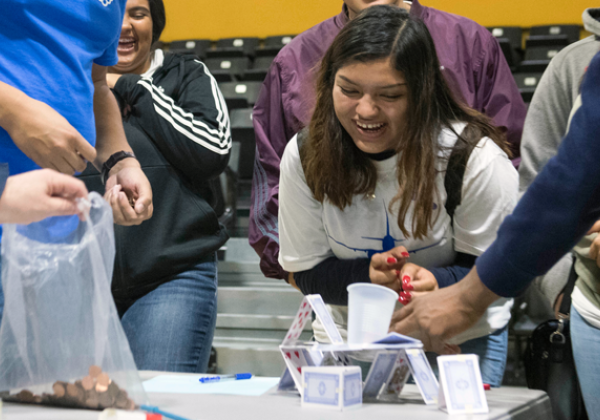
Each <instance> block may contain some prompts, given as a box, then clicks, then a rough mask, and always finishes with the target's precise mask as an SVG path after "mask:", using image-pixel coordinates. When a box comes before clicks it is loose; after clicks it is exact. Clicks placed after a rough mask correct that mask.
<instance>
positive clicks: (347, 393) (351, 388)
mask: <svg viewBox="0 0 600 420" xmlns="http://www.w3.org/2000/svg"><path fill="white" fill-rule="evenodd" d="M355 404H362V377H361V375H360V371H359V372H356V373H353V374H350V375H346V376H345V377H344V406H346V407H348V406H350V405H355Z"/></svg>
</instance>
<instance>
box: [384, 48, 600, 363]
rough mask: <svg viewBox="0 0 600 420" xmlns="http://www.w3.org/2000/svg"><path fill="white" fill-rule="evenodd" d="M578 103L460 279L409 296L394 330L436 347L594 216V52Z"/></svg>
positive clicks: (598, 213)
mask: <svg viewBox="0 0 600 420" xmlns="http://www.w3.org/2000/svg"><path fill="white" fill-rule="evenodd" d="M581 101H582V103H581V106H580V108H579V109H578V110H577V111H576V112H575V114H574V115H573V119H572V120H571V125H570V128H569V132H568V133H567V135H566V137H565V139H564V140H563V142H562V144H561V146H560V148H559V150H558V154H557V155H556V156H555V157H554V158H552V159H551V160H550V161H549V162H548V164H547V165H546V166H545V167H544V169H543V171H542V172H541V173H540V174H539V175H538V176H537V177H536V179H535V181H534V182H533V184H531V186H530V187H529V189H528V190H527V192H526V193H525V195H523V197H522V199H521V201H520V202H519V204H518V205H517V207H516V208H515V210H514V212H513V214H512V215H510V216H508V217H507V218H506V219H505V221H504V223H503V224H502V226H501V227H500V230H499V231H498V236H497V239H496V241H495V242H494V243H493V244H492V245H491V246H490V247H489V248H488V249H487V251H486V252H485V253H484V254H482V255H481V256H480V257H479V258H478V259H477V261H476V265H475V267H473V269H472V270H471V271H470V272H469V274H468V275H467V276H466V277H465V278H464V279H463V280H462V281H460V282H458V283H456V284H454V285H452V286H450V287H446V288H444V289H440V290H438V291H435V292H432V293H429V294H427V295H424V296H422V297H419V298H418V299H414V300H413V301H412V302H411V303H410V304H408V305H407V306H405V307H404V308H402V309H401V310H399V311H398V312H396V313H395V314H394V317H393V319H392V324H391V329H392V330H393V331H397V332H399V333H402V334H412V333H419V334H420V337H421V339H422V340H423V344H424V345H425V347H426V348H427V349H431V350H433V351H439V352H443V351H444V343H445V341H446V340H448V339H449V338H450V337H453V336H455V335H456V334H458V333H460V332H462V331H465V330H466V329H467V328H469V327H470V326H472V325H473V324H475V322H476V321H477V320H478V319H479V318H480V317H481V316H482V314H483V313H484V312H485V310H486V308H487V307H488V306H489V305H490V304H491V303H492V302H494V301H496V300H497V299H498V298H500V297H508V296H517V295H518V294H519V293H521V292H522V291H523V290H525V288H526V287H527V286H528V285H529V284H530V282H531V281H532V280H533V278H534V277H536V276H539V275H542V274H544V273H546V272H547V271H548V270H549V269H550V268H551V267H552V266H553V265H554V263H555V262H556V261H558V259H559V258H560V257H561V256H562V255H564V254H566V253H567V252H569V251H570V250H571V249H572V248H573V246H574V245H575V244H576V243H577V242H578V241H579V239H581V237H582V236H583V235H584V234H585V233H586V232H588V231H589V230H590V228H591V227H592V225H593V224H594V223H595V222H596V221H597V220H599V219H600V164H598V157H599V156H600V142H599V141H598V133H599V132H600V53H598V54H596V56H595V57H594V58H593V60H592V62H591V63H590V65H589V67H588V70H587V73H586V75H585V79H584V81H583V84H582V87H581ZM596 228H597V226H596Z"/></svg>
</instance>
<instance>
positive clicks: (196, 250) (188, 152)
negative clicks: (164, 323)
mask: <svg viewBox="0 0 600 420" xmlns="http://www.w3.org/2000/svg"><path fill="white" fill-rule="evenodd" d="M161 62H162V64H161ZM113 92H114V94H115V96H116V97H117V100H118V102H119V105H120V108H121V111H122V113H123V115H124V117H123V126H124V128H125V134H126V136H127V141H128V142H129V144H130V146H131V148H132V149H133V151H134V153H135V155H136V157H137V159H138V160H139V162H140V164H141V166H142V170H143V171H144V173H145V174H146V176H147V177H148V180H149V181H150V184H151V186H152V193H153V204H154V213H153V216H152V218H151V219H150V220H148V221H145V222H144V223H142V224H141V225H139V226H115V240H116V246H117V253H116V257H115V267H114V275H113V281H112V291H113V296H114V297H115V299H136V298H138V297H140V296H143V295H144V294H146V293H148V292H149V291H151V290H153V289H154V288H156V287H158V286H159V285H160V284H162V283H166V282H168V281H169V280H170V279H171V278H172V277H173V276H174V275H176V274H179V273H181V272H183V271H186V270H189V269H191V268H193V267H194V266H195V265H197V264H198V263H200V262H203V261H204V260H213V261H214V259H215V255H214V253H215V251H216V250H217V249H219V248H220V247H221V245H223V244H224V243H225V242H226V241H227V239H228V235H227V232H226V230H225V228H224V227H223V226H221V225H220V224H219V221H218V211H216V210H218V209H219V208H220V207H222V203H220V202H219V199H218V198H219V197H218V195H217V194H215V189H216V183H218V182H219V178H218V176H219V174H220V173H221V172H223V170H224V169H225V167H226V166H227V163H228V160H229V151H230V149H231V133H230V127H229V116H228V113H227V107H226V106H225V101H224V100H223V98H222V95H221V92H220V91H219V88H218V86H217V83H216V81H215V79H214V78H213V77H212V75H211V74H210V72H209V71H208V69H207V68H206V66H205V65H204V64H203V63H202V62H200V61H198V60H197V59H195V58H194V57H191V56H178V55H174V54H166V55H164V56H163V53H162V51H161V50H157V51H156V52H155V56H154V60H153V63H152V65H151V68H150V71H149V72H147V73H146V74H144V75H135V74H125V75H123V76H121V78H119V80H118V82H117V83H116V84H115V87H114V89H113ZM81 178H82V179H83V180H84V182H85V183H86V185H87V187H88V189H89V190H90V191H98V192H101V193H103V192H104V187H103V186H102V184H101V182H100V175H99V174H98V173H97V171H96V170H95V169H94V168H93V167H91V165H89V166H88V169H87V170H86V171H85V172H84V173H83V174H82V176H81Z"/></svg>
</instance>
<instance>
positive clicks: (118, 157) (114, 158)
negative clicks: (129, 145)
mask: <svg viewBox="0 0 600 420" xmlns="http://www.w3.org/2000/svg"><path fill="white" fill-rule="evenodd" d="M127 158H134V159H137V158H136V157H135V155H134V154H133V152H126V151H124V150H121V151H120V152H116V153H113V154H112V155H111V156H110V157H109V158H108V159H107V160H106V162H104V165H102V174H101V175H102V184H104V185H106V181H107V180H108V174H109V173H110V170H111V169H112V168H114V166H115V165H116V164H117V163H118V162H120V161H122V160H123V159H127Z"/></svg>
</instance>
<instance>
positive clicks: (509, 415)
mask: <svg viewBox="0 0 600 420" xmlns="http://www.w3.org/2000/svg"><path fill="white" fill-rule="evenodd" d="M160 374H167V373H165V372H149V371H146V372H140V375H141V377H142V379H143V380H147V379H150V378H153V377H154V376H156V375H160ZM168 374H169V375H172V374H173V373H168ZM402 396H403V398H404V399H403V401H402V402H401V403H365V404H363V406H362V407H361V408H359V409H355V410H348V411H344V412H338V411H331V410H326V409H325V410H321V409H314V408H310V409H308V408H304V409H303V408H301V407H300V397H299V396H298V395H291V394H278V393H277V392H276V391H275V389H272V390H270V391H268V392H267V393H265V394H263V395H262V396H260V397H247V396H235V395H206V394H159V393H150V394H148V397H149V399H150V403H151V404H152V405H156V406H158V407H159V408H160V409H162V410H164V411H168V412H171V413H174V414H177V415H180V416H183V417H187V418H189V419H192V420H215V419H218V420H240V419H242V420H279V419H285V420H296V419H297V420H306V419H307V418H308V419H310V420H320V419H323V420H325V419H326V420H330V419H334V420H335V419H344V420H359V419H360V420H365V419H376V420H385V419H393V420H398V419H401V418H403V419H414V420H421V419H422V420H436V419H448V418H451V419H453V420H454V419H456V420H462V419H473V420H479V419H481V420H484V419H489V420H492V419H493V420H501V419H502V420H504V419H506V420H508V419H513V420H551V419H552V411H551V408H550V400H549V399H548V396H547V395H546V393H544V392H542V391H534V390H529V389H526V388H517V387H503V388H498V389H492V390H491V391H487V392H486V396H487V400H488V405H489V407H490V412H489V414H482V415H472V416H468V417H467V416H452V417H451V416H449V415H448V414H446V413H444V412H442V411H440V410H438V409H437V408H436V407H428V406H426V405H425V404H424V403H423V402H422V400H421V396H420V395H419V391H418V389H417V387H416V385H406V387H405V389H404V390H403V391H402ZM98 414H99V411H91V410H68V409H61V408H50V407H37V406H33V405H25V404H12V403H4V408H3V410H2V420H96V419H97V418H98Z"/></svg>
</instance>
